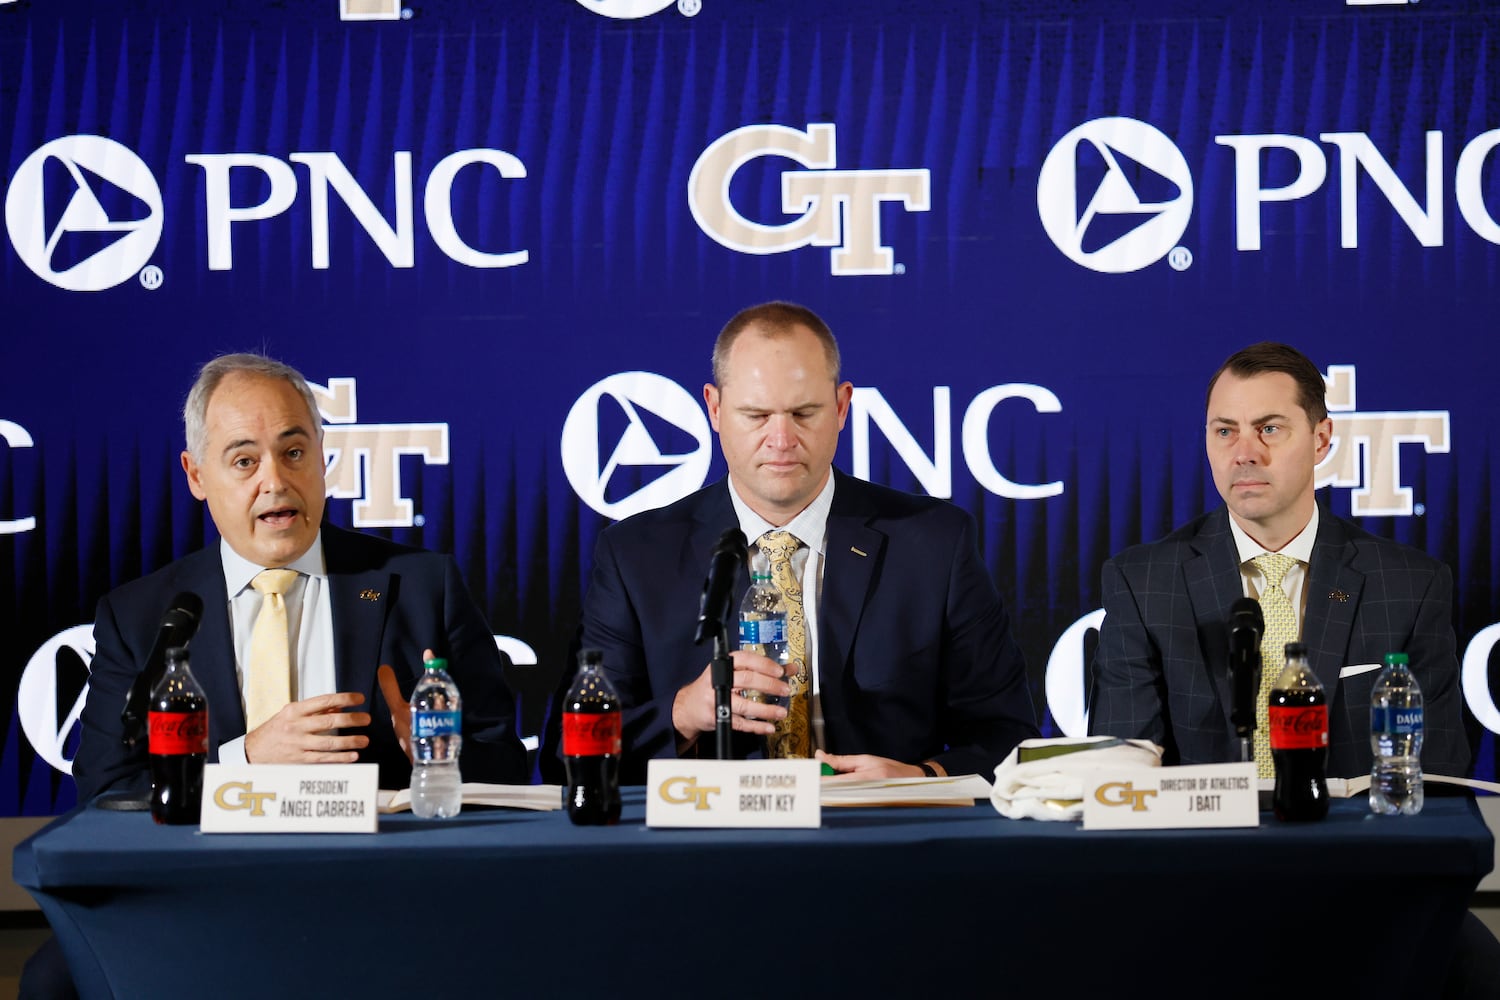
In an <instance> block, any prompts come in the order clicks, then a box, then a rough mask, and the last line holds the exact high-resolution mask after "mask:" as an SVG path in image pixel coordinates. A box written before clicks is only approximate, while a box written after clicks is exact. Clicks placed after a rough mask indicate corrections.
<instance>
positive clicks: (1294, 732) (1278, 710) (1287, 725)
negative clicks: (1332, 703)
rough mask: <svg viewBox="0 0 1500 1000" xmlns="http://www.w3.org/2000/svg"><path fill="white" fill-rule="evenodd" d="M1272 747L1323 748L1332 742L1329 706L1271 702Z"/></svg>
mask: <svg viewBox="0 0 1500 1000" xmlns="http://www.w3.org/2000/svg"><path fill="white" fill-rule="evenodd" d="M1268 714H1269V715H1270V721H1271V749H1272V750H1320V749H1322V748H1323V747H1326V746H1327V745H1328V706H1327V705H1271V706H1270V707H1269V710H1268Z"/></svg>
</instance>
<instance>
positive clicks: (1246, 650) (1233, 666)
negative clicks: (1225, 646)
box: [1229, 597, 1266, 739]
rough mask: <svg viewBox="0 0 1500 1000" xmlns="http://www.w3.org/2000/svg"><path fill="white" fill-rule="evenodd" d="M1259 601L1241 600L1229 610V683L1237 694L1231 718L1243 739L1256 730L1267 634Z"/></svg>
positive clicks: (1230, 714) (1242, 598)
mask: <svg viewBox="0 0 1500 1000" xmlns="http://www.w3.org/2000/svg"><path fill="white" fill-rule="evenodd" d="M1265 630H1266V625H1265V619H1264V618H1262V617H1261V613H1260V602H1259V601H1257V600H1256V599H1255V598H1253V597H1241V598H1240V599H1239V600H1237V601H1235V602H1234V604H1232V605H1230V608H1229V683H1230V687H1231V690H1232V692H1233V695H1234V701H1233V704H1232V706H1231V708H1230V713H1229V719H1230V721H1231V722H1233V723H1234V731H1235V733H1236V734H1237V735H1238V736H1240V737H1241V738H1242V739H1245V738H1248V737H1249V736H1250V734H1251V733H1253V732H1254V731H1255V699H1256V698H1257V697H1258V696H1259V694H1260V637H1261V635H1262V634H1264V633H1265Z"/></svg>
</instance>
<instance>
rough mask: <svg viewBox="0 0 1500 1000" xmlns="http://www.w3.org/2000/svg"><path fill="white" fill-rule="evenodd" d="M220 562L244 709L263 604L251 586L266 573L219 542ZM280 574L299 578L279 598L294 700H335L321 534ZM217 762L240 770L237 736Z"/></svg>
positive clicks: (241, 744)
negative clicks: (253, 635) (325, 697)
mask: <svg viewBox="0 0 1500 1000" xmlns="http://www.w3.org/2000/svg"><path fill="white" fill-rule="evenodd" d="M219 557H220V559H221V560H222V561H223V565H224V583H225V588H226V590H227V591H228V593H229V627H230V631H231V633H232V635H233V639H234V664H235V673H236V675H237V676H238V678H239V685H240V703H241V705H242V706H243V704H244V698H245V680H246V667H247V666H248V664H249V663H250V634H251V632H252V630H253V629H254V627H255V618H256V616H257V615H259V614H260V605H261V602H262V601H263V600H264V596H263V595H262V594H261V593H260V592H259V591H257V590H256V589H255V588H254V587H252V586H251V585H250V583H251V581H252V580H254V579H255V578H256V576H257V575H259V574H260V573H261V571H262V570H264V569H266V568H267V567H265V566H257V565H256V564H255V563H252V562H250V561H249V560H248V559H245V558H243V557H242V556H241V555H240V554H239V553H237V552H235V551H234V550H233V549H231V548H230V547H229V543H227V542H223V541H221V542H220V543H219ZM284 568H285V569H294V570H296V571H297V573H298V577H297V580H296V581H295V582H294V583H293V584H292V586H291V587H290V589H288V590H287V592H286V593H285V594H284V595H283V600H285V601H286V620H287V631H288V633H289V634H290V636H291V640H292V648H291V650H290V651H289V655H290V657H291V667H292V700H293V701H302V700H304V699H306V698H314V697H317V696H318V695H320V694H333V693H334V692H335V691H337V690H338V687H337V684H338V678H337V676H336V674H335V671H334V664H333V609H332V607H331V606H330V604H329V600H328V570H327V568H326V567H325V566H324V565H323V533H322V532H321V531H319V532H318V537H317V538H315V539H314V540H313V543H312V547H311V548H309V549H308V550H307V551H306V552H304V553H303V554H302V557H301V558H300V559H298V560H297V561H296V562H293V563H291V564H289V565H287V566H286V567H284ZM304 625H305V626H306V627H304ZM219 760H220V762H222V763H225V764H243V763H244V762H245V738H244V737H243V736H241V737H239V738H237V739H233V740H230V741H229V742H227V743H223V744H221V745H220V746H219Z"/></svg>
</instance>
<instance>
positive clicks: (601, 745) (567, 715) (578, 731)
mask: <svg viewBox="0 0 1500 1000" xmlns="http://www.w3.org/2000/svg"><path fill="white" fill-rule="evenodd" d="M562 745H563V756H565V757H600V756H603V755H604V754H614V755H615V756H619V754H620V713H619V712H564V713H563V730H562Z"/></svg>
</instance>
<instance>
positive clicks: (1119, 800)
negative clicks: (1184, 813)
mask: <svg viewBox="0 0 1500 1000" xmlns="http://www.w3.org/2000/svg"><path fill="white" fill-rule="evenodd" d="M1156 794H1157V793H1156V789H1154V788H1140V789H1137V788H1136V787H1135V785H1133V784H1131V783H1130V782H1128V781H1111V782H1108V783H1106V784H1103V785H1100V786H1099V787H1098V788H1096V789H1094V800H1095V801H1096V802H1098V803H1099V804H1100V805H1105V806H1129V807H1130V811H1131V812H1146V800H1147V799H1150V798H1155V797H1156Z"/></svg>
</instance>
